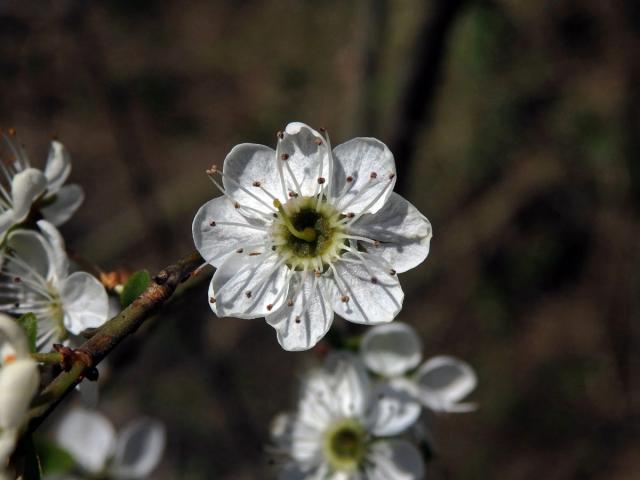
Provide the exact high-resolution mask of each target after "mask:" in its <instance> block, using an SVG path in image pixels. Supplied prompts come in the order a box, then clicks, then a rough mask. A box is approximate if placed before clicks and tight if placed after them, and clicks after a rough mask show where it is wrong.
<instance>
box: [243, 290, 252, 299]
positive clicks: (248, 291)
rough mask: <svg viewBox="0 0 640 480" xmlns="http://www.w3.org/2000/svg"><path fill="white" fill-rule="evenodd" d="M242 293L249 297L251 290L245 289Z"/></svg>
mask: <svg viewBox="0 0 640 480" xmlns="http://www.w3.org/2000/svg"><path fill="white" fill-rule="evenodd" d="M244 294H245V295H246V296H247V298H251V290H247V291H246V292H244Z"/></svg>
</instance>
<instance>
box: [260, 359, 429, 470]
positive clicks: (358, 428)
mask: <svg viewBox="0 0 640 480" xmlns="http://www.w3.org/2000/svg"><path fill="white" fill-rule="evenodd" d="M414 413H415V412H413V406H411V405H410V403H408V402H407V398H406V395H404V394H402V393H398V392H396V391H395V390H393V389H391V388H389V387H388V386H387V385H384V384H378V385H373V384H372V382H371V380H370V379H369V376H368V374H367V372H366V370H365V368H364V366H363V365H362V363H361V362H360V360H359V359H358V358H357V357H355V356H351V355H346V354H337V355H332V356H330V357H329V358H328V359H327V364H326V365H325V367H324V368H323V369H318V370H314V371H311V372H310V373H308V374H307V375H306V376H305V377H304V378H303V383H302V387H301V391H300V397H299V402H298V409H297V411H296V412H294V413H290V414H281V415H280V416H278V417H277V418H276V420H275V422H274V423H273V426H272V437H273V440H274V442H275V447H274V455H276V456H279V457H280V458H282V465H281V468H282V469H281V471H280V474H279V477H278V478H279V479H281V480H304V479H308V480H311V479H331V480H367V479H368V480H417V479H421V478H423V477H424V463H423V459H422V457H421V455H420V452H419V451H418V449H417V448H416V446H415V445H414V444H413V443H412V442H411V441H410V440H409V439H408V437H407V438H404V437H403V436H402V435H403V434H405V433H407V432H408V430H409V429H410V427H412V425H413V423H414V422H415V419H416V416H415V414H414Z"/></svg>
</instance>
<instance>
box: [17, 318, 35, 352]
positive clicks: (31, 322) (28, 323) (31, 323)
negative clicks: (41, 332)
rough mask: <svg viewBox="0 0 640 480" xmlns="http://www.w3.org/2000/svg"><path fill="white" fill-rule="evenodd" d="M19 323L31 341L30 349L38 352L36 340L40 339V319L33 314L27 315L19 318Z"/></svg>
mask: <svg viewBox="0 0 640 480" xmlns="http://www.w3.org/2000/svg"><path fill="white" fill-rule="evenodd" d="M18 323H19V324H20V325H21V326H22V328H24V331H25V332H26V334H27V339H28V340H29V349H30V350H31V352H32V353H34V352H35V351H36V338H38V318H37V317H36V316H35V315H34V314H33V313H25V314H24V315H22V316H21V317H20V318H18Z"/></svg>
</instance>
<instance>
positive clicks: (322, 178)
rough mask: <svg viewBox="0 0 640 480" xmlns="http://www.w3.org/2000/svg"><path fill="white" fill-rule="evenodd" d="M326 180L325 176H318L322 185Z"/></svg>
mask: <svg viewBox="0 0 640 480" xmlns="http://www.w3.org/2000/svg"><path fill="white" fill-rule="evenodd" d="M324 182H326V180H325V178H324V177H318V183H319V184H320V185H322V184H323V183H324Z"/></svg>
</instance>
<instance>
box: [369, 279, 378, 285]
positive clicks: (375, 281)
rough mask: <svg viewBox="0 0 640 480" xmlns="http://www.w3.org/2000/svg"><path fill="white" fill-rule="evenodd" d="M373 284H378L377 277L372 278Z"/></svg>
mask: <svg viewBox="0 0 640 480" xmlns="http://www.w3.org/2000/svg"><path fill="white" fill-rule="evenodd" d="M371 283H373V284H374V285H375V284H377V283H378V279H377V278H376V277H371Z"/></svg>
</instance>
